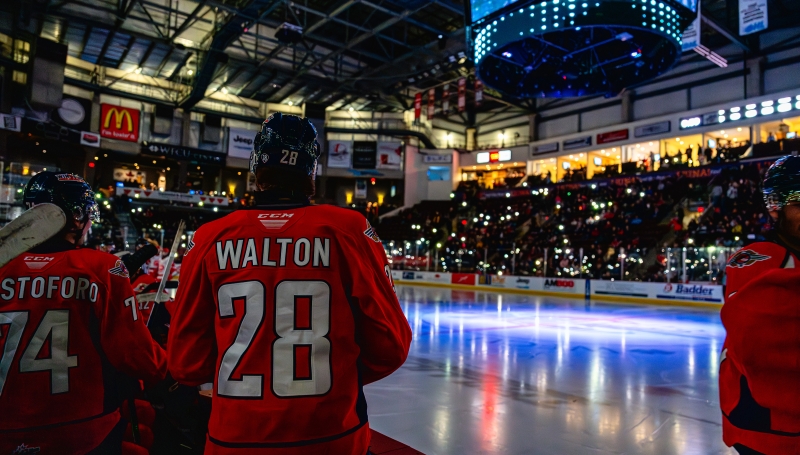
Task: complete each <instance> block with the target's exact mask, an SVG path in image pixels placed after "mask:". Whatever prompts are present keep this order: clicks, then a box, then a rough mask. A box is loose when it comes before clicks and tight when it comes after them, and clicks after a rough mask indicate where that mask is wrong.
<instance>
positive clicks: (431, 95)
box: [428, 88, 436, 120]
mask: <svg viewBox="0 0 800 455" xmlns="http://www.w3.org/2000/svg"><path fill="white" fill-rule="evenodd" d="M435 102H436V89H435V88H432V89H430V90H428V120H431V119H433V114H434V113H435V112H436V106H435V105H434V103H435Z"/></svg>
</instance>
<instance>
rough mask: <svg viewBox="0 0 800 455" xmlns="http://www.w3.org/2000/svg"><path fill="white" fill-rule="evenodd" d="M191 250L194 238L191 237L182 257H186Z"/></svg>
mask: <svg viewBox="0 0 800 455" xmlns="http://www.w3.org/2000/svg"><path fill="white" fill-rule="evenodd" d="M192 248H194V237H192V239H191V240H189V244H188V245H186V252H185V253H183V255H184V256H186V255H187V254H189V252H190V251H192Z"/></svg>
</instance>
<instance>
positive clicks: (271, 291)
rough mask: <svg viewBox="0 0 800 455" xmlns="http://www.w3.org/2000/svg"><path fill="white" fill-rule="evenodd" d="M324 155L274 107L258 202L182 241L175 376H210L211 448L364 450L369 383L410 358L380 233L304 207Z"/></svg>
mask: <svg viewBox="0 0 800 455" xmlns="http://www.w3.org/2000/svg"><path fill="white" fill-rule="evenodd" d="M318 157H319V144H318V143H317V142H316V130H315V129H314V126H313V125H311V123H310V122H309V121H308V120H306V119H301V118H299V117H296V116H292V115H281V114H280V113H276V114H273V115H272V116H271V117H270V118H268V119H267V120H266V121H265V122H264V124H263V126H262V129H261V131H260V132H259V133H258V135H257V136H256V140H255V145H254V151H253V153H252V155H251V159H250V165H251V171H252V172H253V173H254V174H255V175H256V180H257V184H258V187H259V191H258V192H256V206H255V207H254V208H253V209H252V210H240V211H237V212H235V213H233V214H231V215H228V216H226V217H225V218H222V219H221V220H217V221H214V222H211V223H208V224H206V225H204V226H202V227H201V228H200V229H198V230H197V232H196V234H195V236H194V239H193V243H192V244H191V245H189V250H187V253H186V256H185V258H184V261H183V269H182V273H181V277H182V280H181V283H180V286H179V288H178V293H177V297H176V302H175V309H174V311H173V314H172V322H171V328H170V333H169V342H168V348H167V353H168V357H169V360H168V363H169V370H170V373H171V374H172V376H173V377H174V378H175V379H176V380H178V381H180V382H182V383H185V384H188V385H200V384H203V383H207V382H212V381H213V396H212V414H211V420H210V422H209V426H208V442H207V444H206V450H205V453H206V454H244V453H247V454H265V455H266V454H269V455H277V454H280V455H294V454H304V455H317V454H320V455H321V454H336V455H350V454H352V455H364V454H366V453H367V451H368V447H369V440H370V433H369V425H368V423H367V405H366V401H365V398H364V394H363V392H362V386H363V385H365V384H369V383H371V382H374V381H377V380H379V379H381V378H383V377H385V376H388V375H389V374H391V373H392V372H393V371H395V370H396V369H397V368H399V367H400V366H401V365H402V364H403V362H404V361H405V359H406V356H407V355H408V348H409V344H410V342H411V329H410V328H409V325H408V321H407V320H406V318H405V316H404V315H403V312H402V310H401V308H400V305H399V303H398V301H397V296H396V295H395V293H394V286H393V284H392V279H391V273H390V270H389V265H388V263H387V261H386V255H385V252H384V250H383V247H382V246H381V243H380V239H379V238H378V236H377V235H376V234H375V231H374V230H373V229H372V227H371V226H370V225H369V223H368V222H367V220H366V219H365V218H364V217H363V216H362V215H360V214H358V213H357V212H354V211H350V210H347V209H342V208H337V207H332V206H326V205H319V206H314V205H310V204H309V197H310V196H311V195H313V193H314V175H315V172H316V166H317V158H318Z"/></svg>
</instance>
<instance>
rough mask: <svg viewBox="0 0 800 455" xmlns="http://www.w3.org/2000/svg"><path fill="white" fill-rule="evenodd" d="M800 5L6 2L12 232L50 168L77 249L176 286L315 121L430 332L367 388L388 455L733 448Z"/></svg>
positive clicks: (178, 446) (788, 120) (151, 397)
mask: <svg viewBox="0 0 800 455" xmlns="http://www.w3.org/2000/svg"><path fill="white" fill-rule="evenodd" d="M798 19H800V2H797V1H794V0H697V1H695V0H546V1H529V0H475V1H471V2H470V1H467V0H408V1H396V0H298V1H288V0H3V1H1V2H0V225H5V224H6V223H8V222H10V221H12V220H14V219H15V218H16V217H18V216H20V214H21V213H23V212H24V211H25V210H26V207H25V206H24V205H23V203H22V193H23V189H24V188H25V185H26V184H27V182H28V181H29V179H30V178H31V177H32V176H35V175H36V174H37V173H39V172H43V171H62V172H71V173H76V174H78V175H80V176H82V177H84V178H85V180H86V181H87V182H88V183H89V184H90V185H91V186H92V188H93V189H94V191H95V194H96V196H95V197H96V201H97V203H98V204H99V208H100V221H99V222H97V223H94V224H93V225H92V228H91V231H90V232H89V234H88V239H87V242H86V247H88V248H92V249H97V250H101V251H105V252H109V253H113V254H119V253H124V252H130V251H132V250H133V249H134V248H135V247H136V244H137V241H138V239H140V238H147V239H151V240H153V241H155V242H158V244H159V245H160V247H161V253H160V254H159V255H157V256H155V257H154V258H153V259H151V260H150V261H148V263H147V264H146V266H145V273H147V274H149V275H151V276H152V277H153V278H154V279H155V280H156V281H160V280H161V279H162V278H164V276H165V275H166V278H164V281H165V282H166V290H167V292H168V293H170V296H169V297H170V298H171V297H174V296H175V294H176V292H178V293H180V292H182V291H181V287H180V282H181V280H180V275H181V264H182V262H183V256H184V254H185V252H186V251H187V248H189V247H190V246H191V245H193V244H192V238H193V234H194V232H195V231H196V230H197V229H198V228H199V227H200V226H202V225H203V224H204V223H207V222H210V221H213V220H217V219H220V218H222V217H223V216H225V215H227V214H230V213H232V212H234V211H236V210H242V209H246V208H248V207H250V206H251V205H253V203H254V194H255V191H256V184H255V179H254V177H253V176H252V175H251V174H250V172H249V164H250V161H249V159H250V153H251V151H252V150H253V144H254V138H255V134H256V133H257V132H258V131H259V129H260V128H261V123H262V122H263V121H264V119H266V118H267V117H269V116H270V115H271V114H273V113H276V112H281V113H284V114H294V115H299V116H303V117H307V118H308V119H310V121H311V122H312V123H313V124H314V125H315V127H316V129H317V131H318V141H319V143H320V146H321V150H322V156H321V157H320V159H319V162H318V165H317V171H316V180H315V184H316V195H315V196H314V197H313V198H312V201H313V203H315V204H332V205H336V206H340V207H346V208H349V209H351V210H353V211H357V212H359V213H361V214H362V215H363V216H364V217H366V218H367V220H368V221H369V223H370V224H371V226H372V227H373V228H374V231H375V232H376V233H377V235H378V237H379V238H380V241H381V242H382V245H383V247H384V249H385V251H386V258H387V261H388V263H389V265H390V268H391V276H392V278H393V279H394V282H395V284H396V285H397V286H396V290H397V296H398V298H399V302H400V305H401V307H402V309H403V312H404V314H405V316H406V317H407V319H408V322H409V324H410V326H411V329H412V332H413V341H412V344H411V349H410V353H409V357H408V360H407V361H406V363H405V364H404V366H403V367H401V368H400V369H399V370H398V371H397V372H396V373H394V374H392V375H391V376H389V377H387V378H386V379H383V380H381V381H379V382H376V383H374V384H370V385H368V386H366V387H365V388H364V393H365V395H366V399H367V402H368V404H369V407H368V410H369V422H370V428H371V430H372V432H373V437H372V449H371V451H372V453H374V454H393V455H394V454H396V455H400V454H412V453H424V454H459V455H460V454H573V453H574V454H583V453H592V454H619V453H625V454H652V455H666V454H731V455H733V454H736V453H737V451H736V450H735V449H733V448H731V447H728V446H727V445H726V443H725V442H724V441H723V439H722V431H723V416H722V413H721V411H720V390H719V389H720V386H719V382H718V381H719V372H720V362H721V361H722V360H724V358H725V356H724V355H723V351H722V349H723V342H724V340H725V336H726V331H725V328H724V327H723V325H722V322H721V319H720V310H721V308H722V307H723V304H724V303H725V300H726V297H727V296H726V294H725V289H726V285H728V281H727V280H728V275H727V273H726V266H727V264H728V263H729V261H730V260H731V257H732V255H733V254H734V253H735V252H736V251H737V250H739V249H740V248H743V247H747V246H748V245H750V244H753V243H755V242H761V241H764V240H765V239H768V238H770V230H771V229H772V223H771V221H770V220H771V218H770V215H769V213H768V211H767V209H766V207H765V206H764V203H763V199H762V193H761V190H762V186H761V182H762V180H763V178H764V174H765V172H766V170H767V169H768V168H769V166H770V165H772V163H773V162H775V160H776V159H778V158H779V157H782V156H785V155H792V154H797V152H798V151H800V138H798V133H800V78H798V74H800V27H799V26H798ZM181 221H183V222H185V225H186V229H185V231H182V232H180V231H179V230H178V226H179V223H181ZM333 221H335V220H332V222H333ZM376 238H377V237H376ZM173 244H174V245H175V249H174V250H172V252H171V250H170V247H172V246H173ZM170 256H172V257H171V260H168V259H170ZM380 272H381V276H383V275H382V273H383V272H382V271H380ZM176 290H177V291H176ZM140 291H142V292H140V294H139V296H138V298H139V301H140V302H150V303H152V300H153V299H154V296H155V295H156V294H157V292H156V293H154V291H155V290H154V289H148V290H146V291H145V290H140ZM183 292H188V291H183ZM155 305H163V304H161V303H159V304H155ZM2 308H3V301H0V312H2V311H3V309H2ZM271 311H272V310H269V311H268V313H269V312H271ZM2 327H3V326H2V325H0V336H5V338H8V334H7V332H4V331H3V330H2ZM153 333H154V336H156V337H157V339H158V341H164V340H165V339H166V338H165V337H166V333H165V332H163V331H162V332H159V331H154V332H153ZM0 342H2V343H8V341H7V340H5V339H4V338H2V337H0ZM0 352H2V351H0ZM5 361H6V360H2V362H5ZM9 362H10V360H9ZM0 366H1V365H0ZM4 371H6V372H7V371H8V370H7V369H6V370H4ZM240 373H241V372H239V373H237V374H240ZM3 375H4V376H3V381H5V373H3ZM210 388H211V386H210V385H208V386H201V387H200V390H195V389H193V388H189V389H190V392H189V393H188V394H186V395H185V396H182V397H178V398H176V397H174V396H170V394H169V392H168V391H165V390H168V389H164V390H161V389H159V390H156V391H152V390H151V391H149V392H146V393H144V394H142V395H141V396H140V397H139V398H140V400H139V401H138V403H139V405H140V406H142V407H143V409H145V410H146V411H144V412H145V414H147V415H149V414H150V413H154V415H155V418H154V419H155V420H154V423H153V434H152V435H151V437H150V438H149V439H148V438H145V440H144V441H142V440H141V438H136V439H139V441H138V447H137V448H136V450H139V449H143V450H145V451H146V452H149V453H151V454H175V453H186V454H200V453H203V446H204V444H205V425H206V424H207V422H206V420H205V419H207V413H208V410H209V409H210V406H211V405H210V400H208V397H207V396H204V395H210V392H211V391H210ZM1 393H2V384H0V394H1ZM176 409H178V410H176ZM4 412H11V413H13V412H14V411H13V410H5V411H4ZM125 412H127V413H130V409H128V410H127V411H125ZM3 431H4V429H3V428H0V439H2V438H3ZM798 431H800V430H798ZM133 439H134V436H133V434H132V433H130V432H129V434H126V440H128V441H131V442H132V441H133ZM20 453H21V452H20ZM126 453H127V452H126ZM130 453H140V452H130ZM243 453H245V452H243ZM748 453H749V452H748Z"/></svg>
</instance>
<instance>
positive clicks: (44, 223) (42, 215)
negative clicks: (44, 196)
mask: <svg viewBox="0 0 800 455" xmlns="http://www.w3.org/2000/svg"><path fill="white" fill-rule="evenodd" d="M66 224H67V217H66V215H64V211H63V210H61V208H59V207H58V206H57V205H55V204H39V205H36V206H34V207H33V208H31V209H29V210H26V211H25V212H23V213H22V215H20V216H18V217H17V218H16V219H14V220H13V221H11V222H10V223H8V224H7V225H5V227H3V228H2V229H0V267H3V266H4V265H6V264H8V263H9V262H11V261H13V260H14V259H15V258H16V257H17V256H19V255H20V254H23V253H25V252H26V251H28V250H30V249H31V248H34V247H37V246H39V245H41V244H42V243H44V242H46V241H47V240H49V239H50V238H51V237H53V236H54V235H56V234H58V233H59V232H61V230H62V229H64V226H66Z"/></svg>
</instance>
